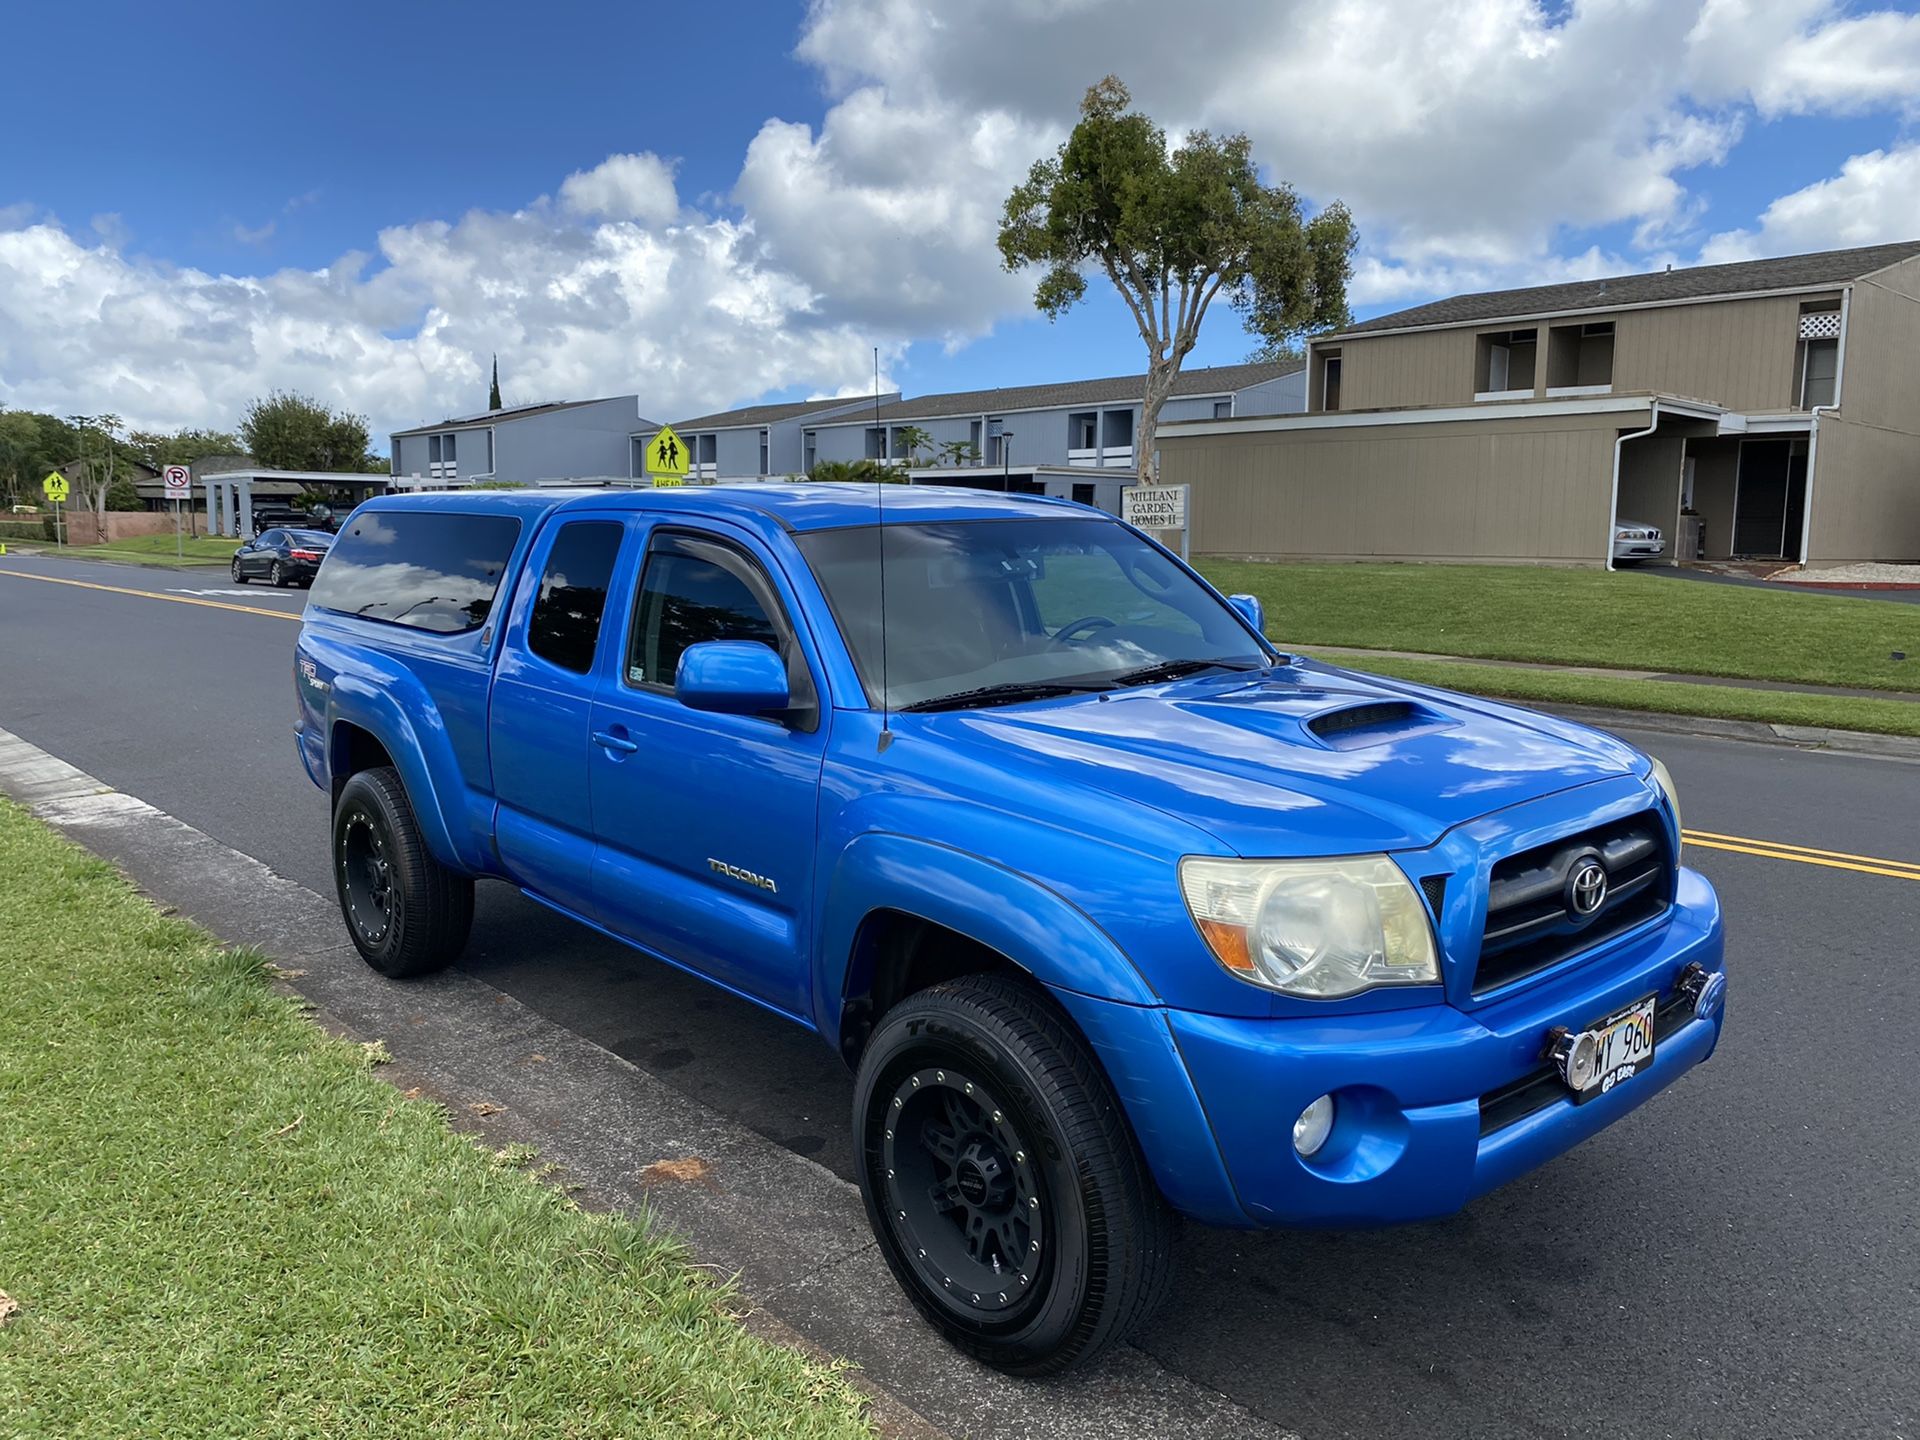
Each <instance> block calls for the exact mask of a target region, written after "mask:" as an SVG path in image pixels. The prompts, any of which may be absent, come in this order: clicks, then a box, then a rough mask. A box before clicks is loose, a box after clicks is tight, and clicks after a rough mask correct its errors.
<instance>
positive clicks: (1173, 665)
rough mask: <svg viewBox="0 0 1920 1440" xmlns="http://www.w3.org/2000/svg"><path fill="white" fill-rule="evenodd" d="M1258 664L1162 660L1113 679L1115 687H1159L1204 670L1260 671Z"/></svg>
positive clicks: (1224, 661) (1226, 661)
mask: <svg viewBox="0 0 1920 1440" xmlns="http://www.w3.org/2000/svg"><path fill="white" fill-rule="evenodd" d="M1262 668H1264V667H1262V666H1260V665H1258V664H1252V665H1243V664H1240V663H1239V662H1238V661H1234V660H1162V661H1161V662H1160V663H1159V664H1157V665H1143V666H1141V667H1140V669H1138V670H1128V671H1125V672H1123V673H1121V674H1119V675H1116V676H1114V677H1113V681H1112V683H1113V684H1115V685H1158V684H1160V683H1161V682H1162V681H1166V680H1184V679H1185V678H1186V677H1187V676H1189V675H1198V674H1199V673H1200V672H1201V671H1203V670H1231V671H1240V670H1259V669H1262Z"/></svg>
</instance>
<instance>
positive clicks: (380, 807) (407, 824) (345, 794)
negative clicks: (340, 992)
mask: <svg viewBox="0 0 1920 1440" xmlns="http://www.w3.org/2000/svg"><path fill="white" fill-rule="evenodd" d="M333 880H334V889H335V891H336V892H337V893H338V895H339V897H340V914H341V916H342V917H343V918H344V919H345V920H346V922H347V933H348V934H349V935H350V936H352V937H353V944H354V948H355V949H357V950H358V951H359V952H360V956H361V958H362V959H364V960H365V961H366V962H367V963H368V964H369V965H371V966H372V967H373V968H374V969H376V970H378V971H379V972H380V973H381V974H382V975H390V976H392V977H394V978H395V979H402V978H404V977H406V976H409V975H424V974H426V973H427V972H429V971H432V970H439V969H442V968H443V967H445V966H446V965H448V964H450V963H452V962H453V961H454V960H456V959H457V958H459V955H460V952H461V951H462V950H463V949H465V948H466V944H467V935H468V932H469V931H471V930H472V928H473V881H472V880H470V879H468V878H467V877H466V876H464V875H461V874H459V873H457V872H455V871H453V870H449V869H448V868H447V867H446V866H444V865H442V864H441V863H440V862H439V861H437V860H435V859H434V858H433V856H432V855H431V854H430V853H428V850H427V847H426V842H425V841H424V840H422V838H421V836H420V825H419V822H418V821H417V820H415V819H414V815H413V806H412V805H411V804H409V803H408V800H407V792H406V789H405V787H404V786H402V785H401V783H400V772H399V771H397V770H395V769H393V768H392V767H391V766H380V767H378V768H377V769H372V770H362V771H360V773H359V774H357V775H355V776H354V777H353V778H352V779H350V780H348V781H347V783H346V785H345V787H344V788H343V789H342V790H341V792H340V803H339V804H338V805H336V806H335V807H334V811H333Z"/></svg>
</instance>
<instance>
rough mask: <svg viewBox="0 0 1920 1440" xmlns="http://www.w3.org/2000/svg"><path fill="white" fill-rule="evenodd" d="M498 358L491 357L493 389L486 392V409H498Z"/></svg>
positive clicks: (496, 356)
mask: <svg viewBox="0 0 1920 1440" xmlns="http://www.w3.org/2000/svg"><path fill="white" fill-rule="evenodd" d="M500 408H501V407H500V357H499V356H498V355H495V356H494V357H493V387H492V388H491V389H490V390H488V391H487V409H489V410H498V409H500Z"/></svg>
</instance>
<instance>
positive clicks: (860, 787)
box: [294, 484, 1725, 1374]
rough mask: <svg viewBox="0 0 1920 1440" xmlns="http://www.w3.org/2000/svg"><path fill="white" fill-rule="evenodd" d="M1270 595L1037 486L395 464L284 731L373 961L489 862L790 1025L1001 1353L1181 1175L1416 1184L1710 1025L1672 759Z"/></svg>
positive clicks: (1516, 1160)
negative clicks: (838, 1070)
mask: <svg viewBox="0 0 1920 1440" xmlns="http://www.w3.org/2000/svg"><path fill="white" fill-rule="evenodd" d="M1283 628H1284V624H1283ZM1263 629H1264V626H1263V623H1262V616H1261V614H1260V607H1259V604H1258V602H1257V601H1255V600H1253V599H1252V598H1251V597H1247V596H1234V597H1230V598H1228V597H1222V596H1221V595H1220V594H1218V593H1217V592H1216V591H1214V590H1213V589H1212V588H1211V587H1209V586H1208V585H1207V584H1206V582H1205V581H1203V580H1201V579H1200V578H1199V577H1198V576H1197V575H1196V574H1194V573H1193V572H1192V571H1191V570H1189V569H1188V568H1187V567H1186V566H1185V565H1183V564H1182V563H1181V562H1180V561H1179V560H1178V559H1177V558H1175V557H1174V556H1172V555H1170V554H1169V553H1168V552H1167V551H1166V550H1165V549H1163V548H1161V547H1160V546H1158V545H1156V544H1155V543H1154V542H1152V541H1151V540H1149V539H1148V538H1147V537H1145V536H1144V535H1142V534H1141V533H1139V532H1138V531H1135V530H1133V529H1131V528H1129V527H1127V526H1125V525H1122V524H1121V523H1119V522H1118V521H1117V520H1115V519H1113V518H1112V517H1111V516H1108V515H1104V514H1101V513H1100V512H1098V511H1094V510H1090V509H1087V508H1085V507H1083V506H1079V505H1072V504H1067V503H1064V502H1059V501H1050V500H1044V499H1038V498H1028V497H1016V496H1003V495H997V494H989V493H983V492H978V491H971V490H941V489H930V488H928V489H923V488H917V487H911V488H910V487H904V486H887V487H884V488H882V487H866V486H850V485H805V484H802V485H748V486H738V487H726V486H721V487H713V488H703V489H677V490H649V491H638V492H632V491H613V490H537V491H533V490H529V491H507V492H495V493H489V494H484V495H482V494H472V493H468V494H460V493H453V494H438V495H419V496H411V497H392V498H385V499H379V500H375V501H372V502H370V503H369V504H367V505H364V506H362V507H361V508H360V509H359V510H357V511H356V512H355V513H354V514H353V516H352V517H351V519H350V520H349V521H348V522H347V523H346V525H345V526H344V527H343V528H342V531H341V533H340V535H339V537H338V540H337V542H336V543H335V545H334V546H333V549H332V552H331V554H330V555H329V557H328V558H327V560H326V562H325V563H324V565H323V566H322V567H321V569H320V573H319V577H318V580H317V583H316V584H315V586H314V589H313V594H312V599H311V602H310V604H309V606H308V609H307V612H306V617H305V622H304V624H303V625H302V628H301V633H300V640H299V646H298V652H297V656H296V663H295V673H294V684H295V688H296V690H297V692H298V697H299V721H298V732H299V736H298V743H299V751H300V758H301V761H302V763H303V764H304V765H305V767H306V770H307V774H308V775H309V776H310V777H311V778H312V779H313V781H314V783H315V784H316V785H318V786H320V787H321V788H322V789H323V790H325V791H326V792H327V793H328V794H329V795H330V796H331V798H332V813H333V857H334V874H335V879H336V881H337V885H338V890H339V896H340V907H341V912H342V915H343V917H344V919H345V922H346V926H347V930H348V933H349V934H350V935H351V936H352V939H353V943H354V944H355V946H357V947H358V949H359V951H360V953H361V954H362V955H363V956H364V957H365V958H366V960H367V962H368V963H369V964H370V965H371V966H372V967H373V968H374V969H376V970H377V971H379V972H380V973H381V974H383V975H387V976H393V977H403V976H409V975H418V974H421V973H423V972H426V971H430V970H433V969H435V968H437V967H440V966H444V965H446V964H448V963H449V962H450V961H453V960H454V959H456V958H457V957H458V956H459V954H460V951H461V948H462V946H463V945H464V944H465V942H466V940H467V937H468V933H469V930H470V928H471V925H472V920H473V885H474V881H475V880H478V879H492V880H498V881H503V882H505V883H506V884H509V885H513V886H516V887H518V888H519V889H520V890H522V891H523V892H525V893H526V894H527V895H529V896H531V897H532V898H534V899H535V900H538V901H539V902H541V903H542V904H544V905H547V906H550V907H551V908H553V909H554V910H557V911H559V912H561V913H562V914H564V915H567V916H570V917H572V918H573V919H575V920H577V921H579V922H581V923H582V924H585V925H588V926H591V927H593V928H594V929H596V930H601V931H604V932H605V933H607V934H608V935H611V936H614V937H617V938H618V939H620V940H622V941H624V942H626V943H628V944H630V945H632V946H634V947H636V948H637V949H639V950H641V951H643V952H645V953H646V954H648V955H650V956H652V957H654V958H656V959H658V960H659V961H661V962H663V963H666V964H670V965H676V966H679V967H681V968H683V969H686V970H689V971H692V972H693V973H695V974H697V975H700V976H702V977H704V978H705V979H707V980H710V981H712V982H713V983H714V984H716V985H719V986H721V987H722V988H724V989H727V990H729V991H732V992H733V993H734V994H735V995H738V996H740V997H742V998H744V999H745V1000H748V1001H751V1002H752V1003H754V1004H757V1005H762V1006H765V1007H766V1008H767V1009H769V1010H772V1011H774V1012H776V1013H777V1014H779V1015H781V1016H784V1017H785V1018H787V1019H789V1020H791V1021H793V1022H795V1023H796V1024H799V1025H804V1026H806V1027H808V1028H809V1029H811V1030H813V1031H816V1032H817V1033H818V1034H819V1035H820V1036H821V1037H822V1039H824V1040H825V1041H826V1042H827V1043H828V1044H829V1045H832V1046H834V1047H835V1048H836V1049H838V1051H839V1052H840V1054H841V1055H842V1056H843V1057H844V1059H845V1061H846V1064H847V1065H848V1067H849V1069H850V1070H851V1071H852V1073H853V1075H854V1084H853V1090H854V1097H853V1126H854V1138H855V1152H856V1166H857V1171H858V1179H859V1182H860V1188H861V1191H862V1194H863V1195H864V1196H865V1200H866V1206H867V1211H868V1215H869V1218H870V1219H871V1221H872V1225H873V1231H874V1234H875V1235H876V1236H877V1237H878V1240H879V1244H880V1247H881V1249H882V1250H883V1251H884V1253H885V1255H886V1257H887V1260H888V1262H889V1264H890V1265H891V1266H892V1268H893V1271H894V1273H895V1275H896V1276H897V1277H898V1278H899V1281H900V1283H901V1285H902V1286H903V1287H904V1288H905V1289H906V1291H907V1293H908V1294H909V1295H910V1296H911V1297H912V1298H913V1300H914V1302H915V1303H916V1304H917V1305H918V1307H919V1308H920V1310H921V1311H922V1312H923V1313H924V1314H925V1315H926V1316H927V1317H928V1319H929V1320H931V1321H932V1322H933V1323H934V1324H935V1325H936V1326H938V1327H939V1328H940V1329H941V1330H943V1331H944V1332H945V1333H946V1334H947V1335H948V1336H949V1337H950V1338H951V1339H952V1340H953V1341H954V1342H955V1343H956V1344H958V1345H960V1346H961V1347H963V1348H964V1349H966V1350H967V1351H968V1352H970V1353H972V1354H974V1355H976V1356H978V1357H979V1358H981V1359H983V1360H985V1361H987V1362H988V1363H990V1364H993V1365H996V1366H999V1367H1001V1368H1003V1369H1006V1370H1009V1371H1013V1372H1016V1373H1023V1374H1038V1373H1044V1372H1047V1371H1051V1370H1058V1369H1061V1368H1064V1367H1066V1366H1068V1365H1071V1364H1073V1363H1075V1362H1076V1361H1079V1360H1083V1359H1085V1358H1087V1357H1090V1356H1092V1355H1094V1354H1096V1353H1098V1352H1099V1351H1100V1350H1102V1349H1103V1348H1105V1347H1107V1346H1109V1345H1111V1344H1113V1343H1114V1342H1116V1341H1118V1340H1120V1339H1122V1338H1123V1337H1124V1336H1126V1335H1127V1334H1128V1333H1129V1331H1130V1330H1132V1329H1133V1328H1134V1327H1135V1326H1137V1325H1138V1324H1139V1323H1140V1322H1141V1321H1142V1320H1143V1319H1144V1317H1146V1316H1147V1315H1148V1314H1149V1313H1150V1312H1151V1310H1152V1308H1153V1306H1154V1304H1155V1303H1156V1301H1157V1300H1158V1298H1159V1297H1160V1295H1161V1294H1162V1293H1163V1291H1164V1289H1165V1287H1166V1285H1167V1283H1168V1278H1169V1272H1170V1264H1171V1242H1172V1235H1173V1225H1174V1217H1175V1216H1176V1215H1185V1216H1188V1217H1192V1218H1193V1219H1196V1220H1199V1221H1202V1222H1205V1223H1207V1224H1213V1225H1234V1226H1288V1225H1318V1226H1363V1225H1375V1224H1385V1223H1394V1222H1401V1221H1412V1220H1422V1219H1427V1218H1430V1217H1434V1216H1441V1215H1446V1214H1449V1213H1451V1212H1454V1211H1456V1210H1459V1209H1460V1208H1461V1207H1462V1206H1464V1205H1466V1204H1467V1203H1468V1202H1469V1201H1471V1200H1473V1199H1474V1198H1475V1197H1476V1196H1479V1195H1482V1194H1485V1193H1486V1192H1487V1191H1489V1190H1491V1189H1493V1188H1494V1187H1495V1186H1498V1185H1500V1184H1503V1183H1504V1182H1506V1181H1508V1180H1511V1179H1513V1178H1514V1177H1515V1176H1517V1175H1520V1174H1523V1173H1524V1172H1526V1171H1527V1170H1530V1169H1531V1168H1533V1167H1534V1166H1537V1165H1539V1164H1541V1163H1542V1162H1544V1161H1546V1160H1548V1159H1550V1158H1552V1157H1553V1156H1555V1155H1558V1154H1560V1153H1561V1152H1562V1151H1564V1150H1566V1149H1567V1148H1568V1147H1569V1146H1572V1145H1574V1144H1575V1143H1577V1142H1578V1141H1580V1140H1581V1139H1583V1138H1584V1137H1586V1136H1588V1135H1591V1134H1593V1133H1594V1132H1595V1131H1597V1130H1599V1129H1601V1128H1602V1127H1604V1126H1606V1125H1608V1124H1610V1123H1612V1122H1613V1121H1615V1120H1617V1119H1619V1118H1620V1117H1621V1116H1623V1115H1625V1114H1626V1113H1627V1112H1628V1111H1629V1110H1632V1109H1634V1108H1635V1107H1637V1106H1639V1105H1640V1104H1642V1103H1643V1102H1645V1101H1646V1100H1648V1099H1649V1098H1650V1097H1651V1096H1653V1095H1654V1094H1655V1093H1656V1092H1658V1091H1659V1090H1660V1089H1661V1088H1662V1087H1663V1086H1665V1085H1667V1084H1669V1083H1671V1082H1672V1081H1673V1080H1675V1079H1676V1078H1678V1077H1679V1075H1680V1074H1681V1073H1682V1072H1683V1071H1685V1070H1687V1069H1688V1068H1689V1067H1691V1066H1693V1065H1697V1064H1698V1063H1700V1062H1701V1061H1702V1060H1705V1059H1706V1058H1707V1057H1708V1055H1710V1054H1711V1053H1712V1052H1713V1048H1714V1045H1715V1043H1716V1041H1717V1040H1718V1039H1719V1034H1720V1025H1721V1018H1722V1014H1723V1008H1724V1006H1723V1001H1724V991H1725V974H1724V969H1723V963H1722V958H1721V956H1722V926H1721V919H1720V910H1719V904H1718V901H1717V900H1716V898H1715V895H1714V892H1713V890H1712V888H1711V887H1710V886H1709V885H1708V884H1707V882H1706V881H1705V880H1704V879H1703V878H1701V876H1699V875H1698V874H1696V873H1695V872H1693V871H1691V870H1688V869H1686V868H1684V867H1683V866H1682V865H1681V864H1680V863H1679V860H1680V817H1679V810H1678V806H1677V803H1676V800H1675V796H1674V790H1673V785H1672V782H1671V780H1670V779H1669V777H1668V775H1667V773H1666V771H1665V769H1664V768H1663V767H1662V766H1661V764H1660V763H1659V761H1657V760H1650V759H1649V758H1648V757H1647V756H1645V755H1642V754H1640V753H1639V752H1638V751H1636V750H1634V749H1633V748H1631V747H1630V746H1628V745H1626V744H1624V743H1622V742H1621V741H1619V740H1617V739H1614V738H1611V737H1609V736H1607V735H1603V734H1600V733H1597V732H1595V731H1593V730H1589V729H1585V728H1583V727H1581V726H1578V725H1574V724H1570V723H1566V722H1564V721H1561V720H1556V719H1551V718H1547V717H1544V716H1540V715H1535V714H1530V713H1527V712H1525V711H1521V710H1515V709H1512V708H1509V707H1505V706H1501V705H1497V704H1493V703H1491V702H1488V701H1485V700H1478V699H1471V698H1467V697H1464V696H1459V695H1453V694H1448V693H1446V692H1443V691H1438V690H1431V689H1425V688H1422V687H1419V686H1415V685H1409V684H1403V683H1400V682H1397V681H1388V680H1382V679H1378V678H1374V677H1370V676H1366V675H1361V674H1356V673H1354V672H1352V671H1348V670H1342V669H1337V668H1334V667H1332V666H1328V665H1324V664H1320V663H1316V662H1314V661H1310V660H1306V659H1302V658H1299V657H1296V656H1292V655H1288V654H1285V653H1282V652H1281V651H1279V650H1276V649H1275V648H1274V647H1273V646H1272V645H1271V644H1270V643H1269V642H1268V641H1267V639H1266V638H1265V635H1264V633H1263ZM1621 1183H1631V1181H1630V1179H1623V1180H1622V1182H1621Z"/></svg>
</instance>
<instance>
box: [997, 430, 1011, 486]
mask: <svg viewBox="0 0 1920 1440" xmlns="http://www.w3.org/2000/svg"><path fill="white" fill-rule="evenodd" d="M1012 486H1013V431H1011V430H1002V431H1001V432H1000V489H1001V492H1002V493H1005V492H1006V491H1007V490H1009V489H1011V488H1012Z"/></svg>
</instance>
